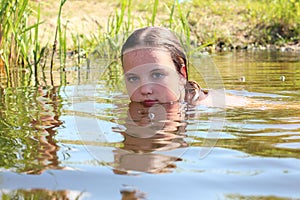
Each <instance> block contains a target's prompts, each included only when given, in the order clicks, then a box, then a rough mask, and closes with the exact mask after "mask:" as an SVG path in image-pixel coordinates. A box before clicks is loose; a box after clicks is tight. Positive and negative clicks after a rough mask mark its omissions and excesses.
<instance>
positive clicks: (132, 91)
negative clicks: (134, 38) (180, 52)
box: [123, 48, 186, 106]
mask: <svg viewBox="0 0 300 200" xmlns="http://www.w3.org/2000/svg"><path fill="white" fill-rule="evenodd" d="M123 69H124V73H125V83H126V87H127V91H128V94H129V96H130V100H131V101H133V102H142V103H144V105H146V106H147V105H148V106H152V105H153V104H156V103H169V102H175V101H182V100H184V95H185V89H184V86H185V84H186V79H185V77H183V76H182V75H181V74H179V73H178V72H177V71H176V67H175V65H174V63H173V61H172V59H171V55H170V53H169V52H167V51H164V50H162V49H153V48H151V49H149V48H144V49H138V50H133V51H130V52H128V53H126V54H124V55H123Z"/></svg>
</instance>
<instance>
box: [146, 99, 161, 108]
mask: <svg viewBox="0 0 300 200" xmlns="http://www.w3.org/2000/svg"><path fill="white" fill-rule="evenodd" d="M157 103H159V102H158V100H145V101H143V104H144V106H146V107H151V106H153V105H154V104H157Z"/></svg>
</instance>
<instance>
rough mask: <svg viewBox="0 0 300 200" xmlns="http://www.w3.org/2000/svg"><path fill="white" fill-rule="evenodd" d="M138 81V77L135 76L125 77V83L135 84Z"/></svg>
mask: <svg viewBox="0 0 300 200" xmlns="http://www.w3.org/2000/svg"><path fill="white" fill-rule="evenodd" d="M138 80H139V77H137V76H129V77H127V81H128V82H130V83H133V82H136V81H138Z"/></svg>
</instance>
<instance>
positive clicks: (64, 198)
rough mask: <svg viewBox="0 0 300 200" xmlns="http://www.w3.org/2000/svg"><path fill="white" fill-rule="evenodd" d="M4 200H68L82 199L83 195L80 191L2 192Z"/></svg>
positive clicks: (37, 190) (33, 190)
mask: <svg viewBox="0 0 300 200" xmlns="http://www.w3.org/2000/svg"><path fill="white" fill-rule="evenodd" d="M1 196H2V199H51V200H68V199H80V197H81V196H82V193H80V192H78V191H51V190H42V189H32V190H15V191H11V192H2V193H1V192H0V197H1Z"/></svg>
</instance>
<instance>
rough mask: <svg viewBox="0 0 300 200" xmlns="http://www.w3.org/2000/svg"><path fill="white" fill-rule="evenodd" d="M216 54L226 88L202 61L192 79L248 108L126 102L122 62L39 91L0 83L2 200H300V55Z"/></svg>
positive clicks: (83, 70)
mask: <svg viewBox="0 0 300 200" xmlns="http://www.w3.org/2000/svg"><path fill="white" fill-rule="evenodd" d="M211 58H212V60H211V61H213V63H214V66H216V67H217V69H218V73H219V75H220V77H219V78H220V80H219V79H217V80H215V78H218V77H216V75H215V74H214V75H212V74H211V73H212V68H209V67H211V66H212V65H211V64H213V63H210V64H209V65H208V66H204V64H203V63H202V64H201V59H199V58H197V57H195V58H193V59H192V63H193V67H191V68H190V71H189V74H190V79H194V80H197V81H198V82H200V83H201V85H203V86H204V87H209V86H212V87H219V86H220V85H221V86H224V87H225V89H226V94H228V95H230V96H234V97H237V98H236V99H240V100H246V101H247V102H248V104H246V105H244V106H235V104H236V105H238V102H228V103H230V106H228V107H226V109H220V108H214V107H207V106H198V107H196V108H188V109H187V108H185V109H183V111H182V105H178V104H176V103H175V104H172V105H157V106H154V107H151V108H144V107H143V106H142V105H139V104H130V102H129V101H128V96H127V95H126V90H125V87H124V84H123V80H122V72H121V70H120V66H118V65H110V66H109V67H108V68H107V67H106V66H107V62H104V64H103V63H102V62H97V63H93V64H92V65H91V66H90V67H86V66H82V67H80V68H76V67H70V68H67V70H66V72H65V73H64V74H63V75H62V74H61V73H55V74H54V81H53V84H52V85H51V82H52V81H49V77H47V75H46V78H45V79H43V80H44V81H40V85H41V86H32V84H31V83H30V84H28V86H24V84H20V83H15V84H12V85H13V87H6V83H5V80H4V78H2V79H1V81H2V82H1V83H2V84H1V85H2V87H1V89H0V95H1V96H0V97H1V98H0V107H1V111H0V120H1V121H0V127H1V129H0V144H1V149H0V155H1V158H0V170H1V172H0V188H1V190H0V191H1V192H0V196H1V197H2V199H8V198H10V199H23V198H24V199H25V198H26V199H31V198H39V199H50V197H56V198H57V199H66V198H67V197H69V198H70V199H76V198H77V199H130V198H132V199H245V198H247V199H248V198H250V199H298V198H300V190H299V181H300V159H299V158H300V100H299V99H300V55H299V54H296V53H291V52H286V53H282V52H281V53H279V52H237V53H220V54H216V55H212V56H211ZM206 64H207V63H206ZM198 65H203V66H204V67H203V66H202V67H199V66H198ZM20 76H21V75H20ZM181 111H182V112H181ZM162 119H163V121H162ZM220 124H222V125H223V126H222V127H221V128H222V129H221V130H218V128H220V127H218V126H220ZM141 127H142V128H141ZM141 133H142V136H141V135H140V134H141ZM136 134H139V137H136Z"/></svg>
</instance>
